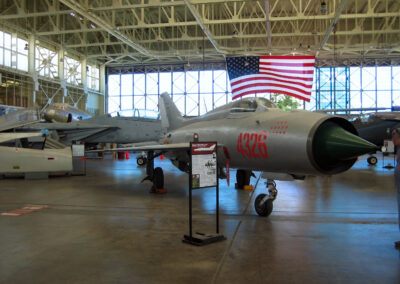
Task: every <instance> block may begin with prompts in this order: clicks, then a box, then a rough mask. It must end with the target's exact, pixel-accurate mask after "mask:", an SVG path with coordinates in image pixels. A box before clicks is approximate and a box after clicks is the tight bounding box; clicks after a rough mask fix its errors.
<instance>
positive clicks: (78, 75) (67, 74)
mask: <svg viewBox="0 0 400 284" xmlns="http://www.w3.org/2000/svg"><path fill="white" fill-rule="evenodd" d="M64 79H65V81H67V83H70V84H73V85H80V84H82V65H81V63H80V62H79V61H78V60H75V59H73V58H71V57H67V56H65V57H64Z"/></svg>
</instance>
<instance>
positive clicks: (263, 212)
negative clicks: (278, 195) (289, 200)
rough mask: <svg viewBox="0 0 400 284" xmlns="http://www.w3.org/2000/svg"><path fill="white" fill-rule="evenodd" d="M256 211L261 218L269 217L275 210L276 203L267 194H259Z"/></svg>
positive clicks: (255, 203) (255, 202)
mask: <svg viewBox="0 0 400 284" xmlns="http://www.w3.org/2000/svg"><path fill="white" fill-rule="evenodd" d="M254 209H255V210H256V212H257V214H258V215H259V216H262V217H267V216H269V215H270V214H271V213H272V210H273V209H274V202H273V200H272V199H269V197H268V195H267V194H264V193H263V194H259V195H258V196H257V197H256V200H255V201H254Z"/></svg>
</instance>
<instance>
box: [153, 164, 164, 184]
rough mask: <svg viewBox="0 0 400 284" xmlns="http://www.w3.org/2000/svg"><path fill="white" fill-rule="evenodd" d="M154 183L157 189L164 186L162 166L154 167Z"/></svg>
mask: <svg viewBox="0 0 400 284" xmlns="http://www.w3.org/2000/svg"><path fill="white" fill-rule="evenodd" d="M153 185H154V187H155V188H156V189H163V188H164V172H163V170H162V168H160V167H157V168H155V169H154V178H153Z"/></svg>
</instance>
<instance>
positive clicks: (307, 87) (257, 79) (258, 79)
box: [232, 77, 312, 92]
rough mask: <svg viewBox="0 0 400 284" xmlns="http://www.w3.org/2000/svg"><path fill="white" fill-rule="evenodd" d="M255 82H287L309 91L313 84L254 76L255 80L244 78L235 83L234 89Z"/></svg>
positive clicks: (289, 84)
mask: <svg viewBox="0 0 400 284" xmlns="http://www.w3.org/2000/svg"><path fill="white" fill-rule="evenodd" d="M251 83H252V84H254V83H262V84H268V83H272V84H282V83H284V84H286V85H288V86H292V87H294V88H299V89H303V90H304V91H307V92H308V91H309V90H310V89H311V87H312V85H306V84H302V83H292V82H290V81H285V80H277V79H272V78H268V77H267V78H254V79H253V80H249V79H248V80H243V81H242V82H241V83H239V84H235V85H232V90H234V91H236V90H237V88H241V87H243V86H246V85H248V84H251Z"/></svg>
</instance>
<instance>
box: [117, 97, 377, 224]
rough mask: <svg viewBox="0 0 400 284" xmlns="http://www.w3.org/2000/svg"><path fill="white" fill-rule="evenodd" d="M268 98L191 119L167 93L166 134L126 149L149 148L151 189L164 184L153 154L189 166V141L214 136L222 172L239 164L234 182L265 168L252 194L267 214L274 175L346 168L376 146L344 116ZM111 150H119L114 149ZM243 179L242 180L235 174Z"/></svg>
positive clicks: (290, 177) (335, 171) (295, 176)
mask: <svg viewBox="0 0 400 284" xmlns="http://www.w3.org/2000/svg"><path fill="white" fill-rule="evenodd" d="M266 102H268V101H266V100H254V99H244V100H240V101H235V102H232V103H230V104H228V105H226V106H223V107H221V108H218V109H215V110H213V111H212V112H210V113H207V114H206V115H204V116H202V117H198V118H194V119H184V118H183V117H182V116H181V114H180V113H179V111H178V109H177V108H176V106H175V105H174V103H173V102H172V100H171V98H170V97H169V95H168V94H166V93H164V94H162V95H161V96H160V101H159V107H160V113H161V122H162V126H163V129H164V130H165V134H163V135H162V137H161V139H160V140H159V144H158V145H147V146H133V147H130V148H125V149H124V150H131V151H147V152H148V159H149V162H148V164H147V174H148V178H147V179H149V180H151V181H152V182H153V187H154V188H155V189H161V188H163V186H164V175H163V171H162V169H161V168H155V169H154V161H153V158H154V157H155V156H158V155H161V154H164V155H166V156H167V157H168V158H169V159H170V160H171V161H172V163H173V164H174V165H175V166H177V167H178V168H179V169H180V170H182V171H184V172H188V171H189V159H190V156H189V151H188V150H189V143H190V141H193V140H194V139H195V138H194V137H198V139H199V141H216V142H218V165H219V167H220V170H219V173H220V177H222V176H223V172H224V171H223V168H224V167H225V165H227V162H228V161H229V165H230V166H231V167H232V168H236V169H239V170H238V172H239V173H243V174H241V175H238V176H237V178H238V183H243V182H244V183H247V184H248V181H247V180H245V181H243V179H244V178H245V176H244V173H251V171H263V172H264V174H263V176H266V177H267V178H268V179H269V181H268V182H267V185H268V194H260V195H259V196H257V198H256V200H255V209H256V212H257V213H258V214H259V215H261V216H268V215H269V214H270V213H271V212H272V209H273V201H274V200H275V198H276V195H277V190H276V186H275V183H274V182H273V179H285V180H293V179H298V178H304V177H305V176H306V175H332V174H338V173H341V172H343V171H346V170H348V169H349V168H350V167H352V166H353V164H354V163H355V162H356V160H357V156H359V155H362V154H365V153H370V152H374V151H376V146H375V145H374V144H372V143H370V142H368V141H366V140H364V139H362V138H360V137H358V136H357V135H356V134H357V131H356V130H355V128H354V126H353V125H352V124H351V123H350V122H348V121H347V120H346V119H344V118H340V117H335V116H331V115H326V114H321V113H313V112H307V111H300V110H296V111H290V112H287V111H286V112H285V111H281V110H279V109H277V108H275V107H273V105H272V104H270V103H269V104H267V103H266ZM111 151H118V149H114V150H111ZM239 179H241V180H239Z"/></svg>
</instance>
